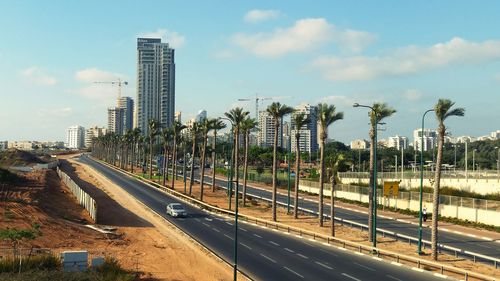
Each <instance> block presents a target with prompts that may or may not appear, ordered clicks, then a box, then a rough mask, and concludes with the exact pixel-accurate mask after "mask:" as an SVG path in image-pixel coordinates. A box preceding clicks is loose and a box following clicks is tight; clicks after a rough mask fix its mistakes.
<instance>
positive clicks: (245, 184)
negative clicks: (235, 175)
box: [242, 131, 250, 207]
mask: <svg viewBox="0 0 500 281" xmlns="http://www.w3.org/2000/svg"><path fill="white" fill-rule="evenodd" d="M249 135H250V132H249V131H247V132H245V162H244V164H243V198H242V199H243V207H244V206H245V204H246V196H247V177H248V141H249Z"/></svg>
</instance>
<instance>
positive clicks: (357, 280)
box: [342, 273, 361, 281]
mask: <svg viewBox="0 0 500 281" xmlns="http://www.w3.org/2000/svg"><path fill="white" fill-rule="evenodd" d="M342 275H344V276H345V277H348V278H351V279H352V280H356V281H361V280H360V279H358V278H356V277H354V276H351V275H349V274H347V273H342Z"/></svg>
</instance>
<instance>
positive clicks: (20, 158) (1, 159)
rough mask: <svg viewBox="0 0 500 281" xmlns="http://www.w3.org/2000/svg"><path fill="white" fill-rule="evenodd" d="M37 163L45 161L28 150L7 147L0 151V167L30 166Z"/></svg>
mask: <svg viewBox="0 0 500 281" xmlns="http://www.w3.org/2000/svg"><path fill="white" fill-rule="evenodd" d="M38 163H46V161H44V160H42V159H40V158H39V157H38V156H36V155H34V154H33V153H31V152H28V151H23V150H18V149H8V150H5V151H1V152H0V167H9V166H32V165H35V164H38Z"/></svg>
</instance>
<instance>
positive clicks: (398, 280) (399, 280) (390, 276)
mask: <svg viewBox="0 0 500 281" xmlns="http://www.w3.org/2000/svg"><path fill="white" fill-rule="evenodd" d="M385 276H387V277H389V278H391V279H394V280H397V281H403V280H401V279H399V278H396V277H394V276H392V275H390V274H386V275H385Z"/></svg>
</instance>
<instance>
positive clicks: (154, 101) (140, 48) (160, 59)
mask: <svg viewBox="0 0 500 281" xmlns="http://www.w3.org/2000/svg"><path fill="white" fill-rule="evenodd" d="M174 115H175V61H174V49H172V48H170V47H169V45H168V43H162V42H161V39H159V38H137V99H136V110H135V124H134V125H135V126H134V127H138V128H140V129H141V132H142V133H143V134H147V133H148V122H149V120H150V119H155V120H157V121H158V122H160V124H161V127H163V128H166V127H168V126H170V125H171V124H172V123H173V122H174Z"/></svg>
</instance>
